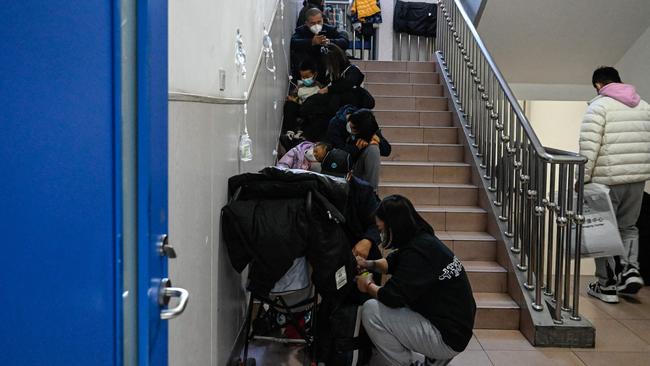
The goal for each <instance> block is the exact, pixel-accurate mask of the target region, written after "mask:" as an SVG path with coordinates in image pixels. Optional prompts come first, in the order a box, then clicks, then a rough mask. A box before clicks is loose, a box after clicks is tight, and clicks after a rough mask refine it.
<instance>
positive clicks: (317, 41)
mask: <svg viewBox="0 0 650 366" xmlns="http://www.w3.org/2000/svg"><path fill="white" fill-rule="evenodd" d="M327 41H328V39H327V37H325V36H324V35H318V34H317V35H315V36H314V38H312V39H311V44H312V45H314V46H323V45H326V44H327Z"/></svg>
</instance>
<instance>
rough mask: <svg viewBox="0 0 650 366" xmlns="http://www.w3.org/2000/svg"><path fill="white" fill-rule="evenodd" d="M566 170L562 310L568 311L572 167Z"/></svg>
mask: <svg viewBox="0 0 650 366" xmlns="http://www.w3.org/2000/svg"><path fill="white" fill-rule="evenodd" d="M567 170H568V173H569V174H568V175H569V176H568V181H567V203H566V207H567V209H566V219H567V225H568V226H567V229H566V233H565V238H566V248H565V253H564V264H565V265H564V303H563V306H562V310H565V311H570V310H571V298H570V295H569V294H570V291H571V288H570V284H571V246H572V243H573V241H572V240H571V239H572V237H573V235H571V234H572V233H571V223H573V219H574V217H573V215H574V214H573V184H574V183H573V176H574V171H573V165H567Z"/></svg>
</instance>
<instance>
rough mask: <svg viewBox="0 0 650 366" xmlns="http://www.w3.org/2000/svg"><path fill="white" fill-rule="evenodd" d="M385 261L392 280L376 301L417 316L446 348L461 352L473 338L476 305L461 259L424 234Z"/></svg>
mask: <svg viewBox="0 0 650 366" xmlns="http://www.w3.org/2000/svg"><path fill="white" fill-rule="evenodd" d="M386 260H387V261H388V273H390V274H391V275H392V277H391V278H390V279H389V280H388V282H386V284H385V285H384V287H382V288H381V289H380V290H379V293H378V295H377V296H378V298H379V301H381V302H382V303H383V304H384V305H386V306H389V307H392V308H400V307H408V308H410V309H411V310H413V311H416V312H418V313H420V314H421V315H422V316H424V317H425V318H426V319H428V320H429V321H430V322H431V323H432V324H433V325H434V326H435V327H436V328H437V329H438V330H439V331H440V334H441V335H442V338H443V340H444V341H445V343H446V344H447V345H448V346H449V347H451V348H452V349H453V350H454V351H457V352H462V351H463V350H464V349H465V347H467V344H468V343H469V341H470V339H471V337H472V328H473V327H474V315H475V314H476V303H475V301H474V297H473V295H472V288H471V286H470V284H469V280H468V278H467V274H466V273H465V269H464V268H463V265H462V264H461V262H460V260H459V259H458V258H457V257H456V256H455V255H454V253H453V252H452V251H451V250H449V248H447V246H445V245H444V244H443V243H442V242H441V241H440V240H439V239H438V238H437V237H436V236H434V235H431V234H428V233H424V232H423V233H421V234H419V235H417V236H416V237H415V238H414V239H413V240H412V241H411V242H410V243H408V244H406V245H403V246H401V247H400V249H398V250H397V251H395V252H393V253H391V254H390V255H389V256H388V257H387V258H386Z"/></svg>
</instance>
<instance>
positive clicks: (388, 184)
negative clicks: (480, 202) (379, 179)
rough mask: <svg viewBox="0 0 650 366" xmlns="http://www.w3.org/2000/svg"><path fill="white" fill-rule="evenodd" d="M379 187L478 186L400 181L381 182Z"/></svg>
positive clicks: (472, 186) (474, 187)
mask: <svg viewBox="0 0 650 366" xmlns="http://www.w3.org/2000/svg"><path fill="white" fill-rule="evenodd" d="M379 187H398V188H399V187H404V188H467V189H476V188H478V186H475V185H473V184H464V183H409V182H404V183H399V182H397V183H396V182H386V183H379Z"/></svg>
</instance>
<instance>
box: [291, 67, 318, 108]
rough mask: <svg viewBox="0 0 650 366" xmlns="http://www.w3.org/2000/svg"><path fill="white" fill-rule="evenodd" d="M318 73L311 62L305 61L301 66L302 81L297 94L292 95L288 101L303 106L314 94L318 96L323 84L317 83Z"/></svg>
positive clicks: (299, 82) (299, 83)
mask: <svg viewBox="0 0 650 366" xmlns="http://www.w3.org/2000/svg"><path fill="white" fill-rule="evenodd" d="M317 76H318V73H317V72H316V67H315V65H314V63H313V62H312V61H311V60H305V61H303V62H302V63H301V64H300V80H299V81H298V85H296V87H297V89H296V94H295V95H290V96H289V97H288V98H287V99H289V100H290V101H291V102H294V103H298V104H302V103H304V102H305V100H307V98H309V97H311V96H312V95H314V94H318V91H319V90H320V88H321V84H320V83H319V82H317V81H316V77H317Z"/></svg>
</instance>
